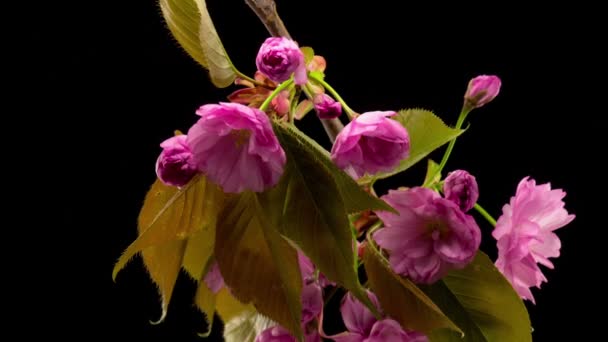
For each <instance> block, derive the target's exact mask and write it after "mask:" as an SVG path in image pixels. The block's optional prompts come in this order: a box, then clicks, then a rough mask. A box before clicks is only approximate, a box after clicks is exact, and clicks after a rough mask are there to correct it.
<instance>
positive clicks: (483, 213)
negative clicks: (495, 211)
mask: <svg viewBox="0 0 608 342" xmlns="http://www.w3.org/2000/svg"><path fill="white" fill-rule="evenodd" d="M473 208H475V210H477V212H478V213H480V214H481V216H483V218H485V219H486V220H487V221H488V222H490V224H492V227H496V220H495V219H494V218H493V217H492V215H490V214H489V213H488V212H487V211H486V210H485V209H484V208H482V207H481V206H480V205H479V204H477V203H475V206H474V207H473Z"/></svg>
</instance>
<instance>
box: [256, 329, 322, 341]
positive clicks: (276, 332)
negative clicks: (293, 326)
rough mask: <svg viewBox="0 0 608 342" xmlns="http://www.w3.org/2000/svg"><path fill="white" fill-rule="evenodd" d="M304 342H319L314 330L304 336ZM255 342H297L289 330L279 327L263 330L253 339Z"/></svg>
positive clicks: (319, 338)
mask: <svg viewBox="0 0 608 342" xmlns="http://www.w3.org/2000/svg"><path fill="white" fill-rule="evenodd" d="M304 341H305V342H321V337H320V336H319V333H317V331H316V330H310V331H307V332H305V334H304ZM255 342H297V340H296V338H295V337H293V335H291V333H290V332H289V330H287V329H285V328H283V327H282V326H280V325H277V326H274V327H271V328H268V329H266V330H263V331H262V332H261V333H260V334H259V335H258V336H256V338H255Z"/></svg>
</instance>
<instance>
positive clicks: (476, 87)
mask: <svg viewBox="0 0 608 342" xmlns="http://www.w3.org/2000/svg"><path fill="white" fill-rule="evenodd" d="M500 85H501V81H500V78H498V76H494V75H481V76H477V77H475V78H473V79H471V80H470V81H469V86H468V88H467V92H466V93H465V94H464V99H465V103H466V104H467V105H468V106H470V108H479V107H481V106H483V105H485V104H487V103H488V102H490V101H492V100H494V98H495V97H496V95H498V93H499V92H500Z"/></svg>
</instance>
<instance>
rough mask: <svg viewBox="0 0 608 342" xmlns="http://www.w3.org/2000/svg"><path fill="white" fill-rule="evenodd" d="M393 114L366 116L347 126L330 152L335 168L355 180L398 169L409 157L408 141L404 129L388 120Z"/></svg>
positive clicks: (408, 138) (368, 113) (362, 115)
mask: <svg viewBox="0 0 608 342" xmlns="http://www.w3.org/2000/svg"><path fill="white" fill-rule="evenodd" d="M395 114H397V113H395V112H367V113H363V114H361V115H360V116H358V117H357V118H355V119H354V120H353V121H351V122H350V123H349V124H348V125H346V127H344V129H343V130H342V131H341V132H340V134H338V136H337V137H336V142H335V144H334V146H333V147H332V149H331V158H332V159H333V161H334V162H335V163H336V165H338V167H340V168H342V169H345V171H347V172H348V173H350V174H351V176H353V177H355V178H359V177H361V176H363V175H364V174H365V173H368V174H375V173H378V172H380V171H390V170H392V169H394V168H395V167H396V166H397V165H399V162H400V161H401V160H403V159H405V158H407V156H408V155H409V151H410V137H409V135H408V133H407V130H406V129H405V127H403V126H402V125H401V124H400V123H398V122H397V121H395V120H391V119H390V118H389V117H391V116H393V115H395Z"/></svg>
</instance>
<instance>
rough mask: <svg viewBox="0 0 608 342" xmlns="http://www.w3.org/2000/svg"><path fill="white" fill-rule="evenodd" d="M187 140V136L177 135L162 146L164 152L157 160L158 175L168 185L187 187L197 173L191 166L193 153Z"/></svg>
mask: <svg viewBox="0 0 608 342" xmlns="http://www.w3.org/2000/svg"><path fill="white" fill-rule="evenodd" d="M186 140H187V136H185V135H177V136H174V137H171V138H169V139H167V140H165V141H163V142H162V143H161V144H160V147H162V148H163V151H162V152H161V153H160V156H158V159H157V160H156V175H157V176H158V179H160V180H161V181H162V182H163V183H165V184H167V185H171V186H183V185H186V184H187V183H188V182H189V181H190V179H192V177H194V175H195V174H196V173H197V170H196V167H195V166H194V165H192V164H191V160H192V152H191V151H190V147H189V146H188V144H187V141H186Z"/></svg>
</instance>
